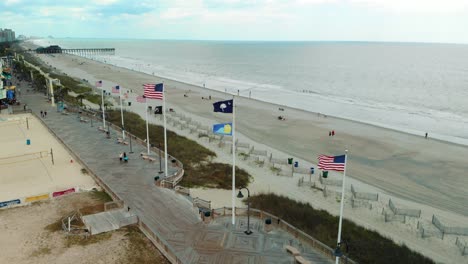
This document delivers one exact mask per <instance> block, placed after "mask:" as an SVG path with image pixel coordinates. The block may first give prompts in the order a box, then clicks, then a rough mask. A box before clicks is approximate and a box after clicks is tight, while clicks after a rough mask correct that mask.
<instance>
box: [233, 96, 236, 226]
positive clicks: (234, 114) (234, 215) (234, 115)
mask: <svg viewBox="0 0 468 264" xmlns="http://www.w3.org/2000/svg"><path fill="white" fill-rule="evenodd" d="M234 98H235V96H234V95H233V96H232V224H233V225H235V224H236V106H235V100H234Z"/></svg>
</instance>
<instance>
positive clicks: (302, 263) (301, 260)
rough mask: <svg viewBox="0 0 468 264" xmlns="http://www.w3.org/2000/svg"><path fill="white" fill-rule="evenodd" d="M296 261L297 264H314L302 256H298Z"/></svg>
mask: <svg viewBox="0 0 468 264" xmlns="http://www.w3.org/2000/svg"><path fill="white" fill-rule="evenodd" d="M294 260H295V261H296V263H299V264H312V262H310V261H308V260H306V259H305V258H303V257H302V256H296V257H295V258H294Z"/></svg>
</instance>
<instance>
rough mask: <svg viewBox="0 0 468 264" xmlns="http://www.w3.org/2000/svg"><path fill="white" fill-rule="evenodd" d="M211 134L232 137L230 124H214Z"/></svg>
mask: <svg viewBox="0 0 468 264" xmlns="http://www.w3.org/2000/svg"><path fill="white" fill-rule="evenodd" d="M213 133H215V134H218V135H227V136H232V123H224V124H214V125H213Z"/></svg>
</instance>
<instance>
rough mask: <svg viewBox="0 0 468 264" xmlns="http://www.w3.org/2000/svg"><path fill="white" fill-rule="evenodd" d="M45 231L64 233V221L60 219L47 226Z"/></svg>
mask: <svg viewBox="0 0 468 264" xmlns="http://www.w3.org/2000/svg"><path fill="white" fill-rule="evenodd" d="M44 229H45V230H47V231H49V232H57V231H62V219H59V220H57V221H55V222H53V223H51V224H48V225H46V227H45V228H44Z"/></svg>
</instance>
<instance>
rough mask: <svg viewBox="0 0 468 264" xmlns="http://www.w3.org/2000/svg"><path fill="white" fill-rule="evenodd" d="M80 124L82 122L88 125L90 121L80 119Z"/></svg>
mask: <svg viewBox="0 0 468 264" xmlns="http://www.w3.org/2000/svg"><path fill="white" fill-rule="evenodd" d="M80 122H82V123H88V122H89V120H88V119H84V118H80Z"/></svg>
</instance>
